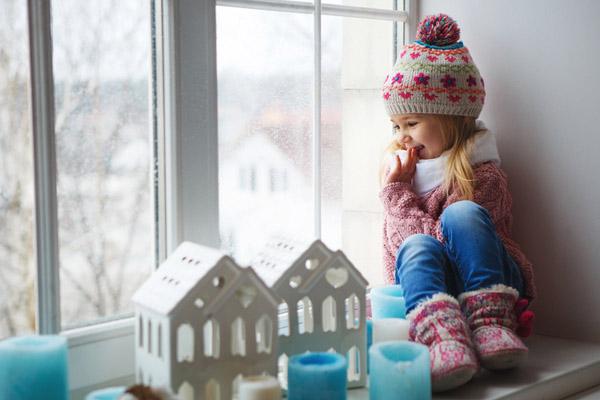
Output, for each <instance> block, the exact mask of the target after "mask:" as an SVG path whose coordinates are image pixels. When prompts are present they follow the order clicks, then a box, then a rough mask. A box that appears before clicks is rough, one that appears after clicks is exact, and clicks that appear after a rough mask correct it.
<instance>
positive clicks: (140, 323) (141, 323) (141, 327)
mask: <svg viewBox="0 0 600 400" xmlns="http://www.w3.org/2000/svg"><path fill="white" fill-rule="evenodd" d="M138 346H139V347H140V348H141V347H144V320H143V319H142V316H141V315H140V316H139V318H138Z"/></svg>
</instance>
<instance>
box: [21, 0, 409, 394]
mask: <svg viewBox="0 0 600 400" xmlns="http://www.w3.org/2000/svg"><path fill="white" fill-rule="evenodd" d="M217 5H220V6H231V7H244V8H262V9H271V10H274V9H280V11H284V9H285V11H293V12H303V13H312V14H314V16H315V20H314V21H315V22H314V29H315V47H314V48H315V54H316V55H315V57H314V66H315V67H314V68H315V70H314V71H315V73H314V76H315V79H314V89H315V98H316V101H315V108H314V124H313V125H314V126H315V132H314V137H315V139H314V143H313V154H314V156H315V159H316V161H315V162H316V165H315V164H314V165H313V169H314V170H315V174H314V176H313V180H314V183H313V186H314V202H315V206H314V207H315V208H314V209H315V234H316V236H317V237H319V236H320V168H319V164H318V163H319V162H320V161H319V160H320V154H319V139H320V135H319V129H320V87H321V82H320V63H321V60H320V24H321V15H337V16H345V17H362V18H374V19H383V20H396V21H399V22H403V21H404V22H407V23H405V37H412V38H414V27H415V26H416V23H415V22H416V16H417V12H416V5H417V0H405V2H404V10H405V11H390V10H376V9H367V8H361V7H352V6H337V5H330V4H321V0H315V1H314V4H310V3H303V2H298V1H286V0H281V1H273V0H247V1H237V0H203V1H197V0H155V1H154V3H153V5H152V7H153V9H152V12H151V16H152V18H154V28H153V29H154V31H153V33H154V38H152V39H150V40H152V44H153V51H154V53H155V57H156V65H155V66H154V68H153V71H152V77H153V80H154V82H153V84H154V86H153V96H152V105H153V110H154V113H155V114H154V115H153V116H152V117H153V118H152V121H153V123H152V125H153V129H154V130H155V157H156V159H157V161H158V170H157V171H156V177H155V178H156V188H155V190H156V193H155V202H156V204H155V207H156V214H155V216H156V218H157V221H156V223H157V226H156V239H157V243H156V246H157V248H156V261H157V265H158V263H160V262H161V261H162V260H164V259H165V258H166V256H167V255H168V254H170V253H171V252H172V251H173V250H174V249H175V248H176V247H177V246H178V245H179V244H180V243H181V242H183V241H186V240H189V241H194V242H197V243H202V244H205V245H208V246H212V247H219V241H220V239H219V220H218V215H219V204H218V151H217V144H218V136H217V135H218V134H217V128H218V124H217V68H216V61H217V60H216V6H217ZM28 24H29V40H30V69H31V101H32V126H33V136H34V162H35V177H34V181H35V203H36V209H35V219H36V223H35V229H36V239H37V241H36V264H37V271H38V272H37V275H38V276H37V286H38V299H37V304H38V309H37V313H36V315H37V318H38V325H37V326H38V333H39V334H62V335H64V336H66V337H67V339H68V346H69V364H70V365H71V366H73V365H78V364H79V363H83V362H85V360H90V359H94V360H95V363H94V365H88V366H89V368H86V369H85V371H82V370H81V369H78V368H70V372H69V374H70V376H69V380H70V386H71V388H70V389H71V395H72V396H73V397H75V398H78V397H83V396H84V395H85V393H87V392H88V391H89V390H92V389H94V388H98V387H102V386H105V385H107V384H108V385H110V384H112V385H114V384H127V383H129V382H132V381H133V380H134V376H135V365H134V363H135V360H134V358H135V357H134V342H135V340H134V333H135V327H134V324H135V319H134V318H133V317H129V318H124V319H119V320H114V321H109V322H102V323H98V324H94V325H91V326H86V327H81V328H76V329H70V330H65V331H62V332H61V325H60V298H59V296H60V290H59V256H58V254H59V245H58V221H57V198H56V154H55V147H54V142H55V136H54V135H55V133H54V79H53V71H52V35H51V2H50V1H46V0H28ZM411 29H412V32H411ZM183 88H185V90H183ZM88 364H89V363H88ZM114 365H119V368H114Z"/></svg>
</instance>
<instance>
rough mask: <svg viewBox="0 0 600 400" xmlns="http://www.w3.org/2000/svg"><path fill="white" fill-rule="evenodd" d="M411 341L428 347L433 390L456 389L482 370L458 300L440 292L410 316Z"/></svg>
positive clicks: (420, 304) (408, 316)
mask: <svg viewBox="0 0 600 400" xmlns="http://www.w3.org/2000/svg"><path fill="white" fill-rule="evenodd" d="M407 319H408V320H410V331H409V334H410V340H411V341H413V342H419V343H422V344H424V345H426V346H428V347H429V357H430V358H431V388H432V390H433V391H434V392H443V391H445V390H450V389H454V388H456V387H458V386H461V385H463V384H465V383H467V382H468V381H470V380H471V378H472V377H473V375H475V374H476V373H477V372H478V371H479V363H478V361H477V356H476V355H475V352H474V351H473V347H472V344H471V339H470V331H469V327H468V326H467V323H466V322H465V318H464V316H463V314H462V312H461V311H460V307H459V305H458V301H457V300H456V299H455V298H453V297H452V296H449V295H447V294H445V293H438V294H435V295H433V296H432V298H431V299H429V300H426V301H424V302H421V303H419V305H418V306H417V307H416V308H415V309H414V310H413V311H411V312H410V313H409V314H408V315H407Z"/></svg>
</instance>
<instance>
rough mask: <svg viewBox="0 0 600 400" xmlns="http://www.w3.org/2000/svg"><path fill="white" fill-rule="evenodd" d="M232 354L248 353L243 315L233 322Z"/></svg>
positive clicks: (241, 354) (242, 354) (243, 354)
mask: <svg viewBox="0 0 600 400" xmlns="http://www.w3.org/2000/svg"><path fill="white" fill-rule="evenodd" d="M231 355H232V356H245V355H246V323H245V322H244V320H243V319H242V318H241V317H237V318H236V319H235V320H234V321H233V323H232V324H231Z"/></svg>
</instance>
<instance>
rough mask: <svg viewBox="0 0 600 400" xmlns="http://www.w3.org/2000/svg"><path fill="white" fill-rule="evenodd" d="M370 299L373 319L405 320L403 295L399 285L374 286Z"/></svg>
mask: <svg viewBox="0 0 600 400" xmlns="http://www.w3.org/2000/svg"><path fill="white" fill-rule="evenodd" d="M370 297H371V313H372V315H373V319H380V318H406V305H405V304H404V293H402V287H401V286H400V285H388V286H375V287H374V288H372V289H371V295H370Z"/></svg>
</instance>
